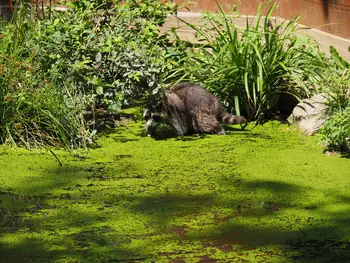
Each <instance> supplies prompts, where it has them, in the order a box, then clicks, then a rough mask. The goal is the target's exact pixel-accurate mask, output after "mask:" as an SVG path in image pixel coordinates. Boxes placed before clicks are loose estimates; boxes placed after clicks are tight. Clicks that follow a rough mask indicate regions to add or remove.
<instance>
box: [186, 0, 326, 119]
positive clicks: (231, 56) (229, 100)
mask: <svg viewBox="0 0 350 263" xmlns="http://www.w3.org/2000/svg"><path fill="white" fill-rule="evenodd" d="M274 7H275V4H273V5H272V7H271V8H270V9H269V10H268V12H267V15H266V17H265V18H263V17H262V6H261V5H260V7H259V9H258V12H257V15H256V19H255V25H252V24H250V23H249V22H248V20H247V23H246V27H245V28H244V29H240V28H238V27H237V26H236V25H235V24H234V21H233V18H234V17H237V16H239V14H238V13H237V12H236V11H234V12H233V14H232V15H228V14H225V13H224V12H223V11H222V10H221V13H219V14H209V13H204V19H205V21H206V22H205V23H204V25H203V26H195V25H191V24H189V25H190V26H191V27H192V28H194V29H195V30H196V33H197V39H198V40H204V41H205V44H204V45H203V46H202V47H200V48H197V49H195V50H194V51H193V53H192V56H190V57H189V58H186V59H185V62H184V63H183V72H186V73H187V74H188V78H189V79H192V80H194V81H197V82H200V83H203V84H205V86H206V87H208V88H209V89H210V90H211V91H212V92H214V93H215V94H216V95H218V96H219V97H220V98H221V99H222V100H223V102H224V103H225V104H226V105H227V106H228V107H229V109H230V110H231V111H233V112H235V113H236V114H238V115H239V114H243V115H246V116H248V117H249V118H251V119H257V118H260V117H261V115H262V114H264V113H266V112H269V111H271V110H274V106H275V104H276V102H277V100H278V98H279V96H280V94H282V93H289V94H292V95H293V96H296V97H298V98H299V97H305V96H308V95H309V94H310V92H312V91H313V87H312V86H313V84H314V82H315V80H317V79H318V78H319V75H318V71H319V68H320V67H322V65H323V59H322V58H321V57H320V56H319V49H318V46H317V44H316V43H315V42H313V41H312V40H311V39H309V38H307V37H297V36H296V35H295V32H296V31H297V20H298V17H296V18H295V19H292V20H291V21H290V22H285V23H282V24H279V25H276V26H273V25H272V23H271V21H270V18H271V13H272V12H273V10H274Z"/></svg>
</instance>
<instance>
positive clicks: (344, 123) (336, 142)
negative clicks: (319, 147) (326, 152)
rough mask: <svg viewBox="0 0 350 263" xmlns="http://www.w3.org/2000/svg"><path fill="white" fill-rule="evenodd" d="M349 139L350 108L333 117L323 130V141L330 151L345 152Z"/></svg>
mask: <svg viewBox="0 0 350 263" xmlns="http://www.w3.org/2000/svg"><path fill="white" fill-rule="evenodd" d="M349 138H350V106H349V107H347V108H345V109H344V110H341V111H338V112H336V113H334V114H333V115H331V117H330V118H329V119H328V120H327V121H326V122H325V124H324V125H323V127H322V128H321V140H322V141H323V142H324V143H325V144H326V145H327V146H328V147H329V148H330V149H333V150H337V151H344V150H345V149H346V147H345V145H346V140H348V139H349Z"/></svg>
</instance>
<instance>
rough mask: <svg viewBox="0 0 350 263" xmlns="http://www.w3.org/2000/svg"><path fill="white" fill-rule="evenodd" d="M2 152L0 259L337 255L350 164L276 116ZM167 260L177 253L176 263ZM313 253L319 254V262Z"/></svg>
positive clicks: (340, 254) (342, 242)
mask: <svg viewBox="0 0 350 263" xmlns="http://www.w3.org/2000/svg"><path fill="white" fill-rule="evenodd" d="M142 130H143V125H142V124H141V123H133V124H129V125H127V126H125V127H122V128H118V129H117V130H116V131H115V132H112V133H108V134H105V135H104V136H102V137H101V138H100V139H99V141H98V143H99V144H100V146H101V147H99V148H96V149H90V150H77V151H72V152H66V151H61V150H54V152H55V154H56V155H57V157H58V158H59V159H60V161H61V162H62V164H63V166H62V167H60V166H59V165H58V163H57V161H56V159H55V158H54V156H53V155H52V154H51V153H50V152H49V151H47V150H33V151H27V150H23V149H8V148H5V147H2V148H1V149H0V209H1V211H0V224H1V230H0V235H1V239H0V255H1V256H0V262H38V261H39V262H107V261H112V262H113V261H120V262H132V261H134V262H135V261H136V262H137V261H140V262H152V261H155V262H171V260H173V262H200V260H203V262H204V261H210V260H211V262H215V261H217V262H242V261H248V262H262V261H264V260H265V261H266V262H297V261H300V262H313V261H314V262H317V260H321V259H322V260H327V262H328V261H332V260H333V261H341V260H343V261H344V262H347V261H348V260H349V259H350V253H349V252H348V251H349V249H348V248H349V242H348V241H347V239H348V238H349V233H350V226H349V224H348V223H347V222H349V220H350V218H349V217H350V216H349V215H350V213H349V212H350V211H349V210H350V208H349V205H348V200H349V198H350V191H349V185H350V178H349V175H350V162H349V159H346V158H341V157H340V156H326V155H324V154H322V150H323V149H322V147H321V146H320V145H318V143H317V141H316V139H315V138H309V137H305V136H303V135H301V134H298V133H296V132H295V131H294V130H293V129H292V128H290V127H288V126H286V125H279V124H277V123H275V122H272V123H268V124H266V125H264V126H257V127H255V128H254V129H253V126H248V127H247V129H246V130H245V131H242V130H239V129H235V127H234V126H233V127H227V128H226V130H227V131H228V135H226V136H218V135H206V136H198V135H194V136H187V137H178V138H167V139H163V140H154V139H151V138H148V137H143V136H141V134H142ZM176 260H177V261H176ZM322 260H321V261H322Z"/></svg>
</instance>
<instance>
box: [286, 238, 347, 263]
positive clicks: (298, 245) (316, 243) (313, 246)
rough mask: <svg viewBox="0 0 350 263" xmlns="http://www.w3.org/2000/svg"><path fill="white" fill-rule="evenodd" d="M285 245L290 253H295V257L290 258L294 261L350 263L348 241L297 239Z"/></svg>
mask: <svg viewBox="0 0 350 263" xmlns="http://www.w3.org/2000/svg"><path fill="white" fill-rule="evenodd" d="M287 245H288V247H289V249H290V250H291V251H292V252H297V255H293V256H292V259H293V260H295V261H299V262H309V261H311V260H313V261H315V260H317V261H321V262H350V241H349V240H348V239H345V240H341V239H323V240H317V239H309V240H300V239H297V240H291V241H288V242H287Z"/></svg>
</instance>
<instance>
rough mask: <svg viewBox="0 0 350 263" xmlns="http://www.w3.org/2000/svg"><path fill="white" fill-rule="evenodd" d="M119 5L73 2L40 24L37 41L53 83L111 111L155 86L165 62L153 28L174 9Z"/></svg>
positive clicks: (149, 2)
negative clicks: (68, 84)
mask: <svg viewBox="0 0 350 263" xmlns="http://www.w3.org/2000/svg"><path fill="white" fill-rule="evenodd" d="M121 2H122V1H116V2H115V3H114V4H112V3H106V4H99V3H100V2H99V1H97V0H93V1H85V0H84V1H74V2H72V3H71V4H69V6H70V8H69V9H68V10H67V11H63V12H62V11H55V12H54V13H53V14H52V19H51V20H46V21H43V22H42V23H41V34H40V37H39V38H38V39H37V41H36V44H37V48H38V52H39V53H40V57H41V62H42V64H43V65H44V68H45V70H46V72H47V73H48V74H49V75H50V78H51V79H52V80H53V81H54V83H55V84H56V85H61V84H64V83H66V82H69V83H70V85H73V86H75V87H76V89H77V90H80V91H83V93H84V94H88V95H90V96H92V98H90V101H93V102H94V103H96V104H98V106H101V107H108V109H109V110H110V111H113V112H117V111H119V110H120V107H121V106H122V105H124V104H127V103H129V102H130V101H132V100H135V99H136V100H138V99H140V98H143V97H144V96H145V95H147V94H148V93H150V92H152V90H154V89H157V88H159V86H160V84H161V79H162V76H163V74H164V71H165V69H166V68H167V67H168V64H167V61H166V58H167V57H166V56H165V55H166V53H167V46H166V45H167V39H166V37H162V36H160V33H159V30H158V26H159V25H162V24H163V23H164V21H165V19H166V17H167V14H169V13H172V12H174V11H175V6H174V5H173V4H169V3H167V4H162V3H161V2H160V1H156V0H144V1H134V0H126V1H124V2H123V3H121Z"/></svg>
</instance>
